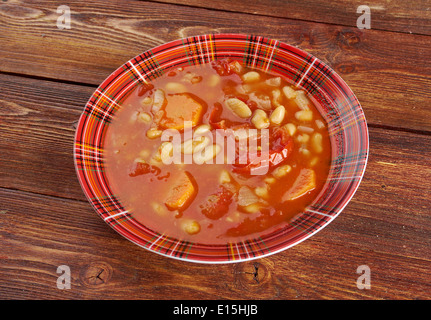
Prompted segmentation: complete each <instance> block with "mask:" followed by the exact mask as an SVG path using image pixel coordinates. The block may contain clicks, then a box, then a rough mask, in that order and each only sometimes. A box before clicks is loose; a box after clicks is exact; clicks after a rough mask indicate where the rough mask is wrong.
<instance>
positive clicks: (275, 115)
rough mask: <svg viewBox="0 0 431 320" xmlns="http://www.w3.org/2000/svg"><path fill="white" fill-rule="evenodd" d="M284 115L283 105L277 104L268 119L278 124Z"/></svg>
mask: <svg viewBox="0 0 431 320" xmlns="http://www.w3.org/2000/svg"><path fill="white" fill-rule="evenodd" d="M285 115H286V109H285V108H284V106H281V105H280V106H278V107H277V108H275V110H274V111H273V112H272V113H271V116H270V117H269V120H270V121H271V122H272V123H274V124H280V123H282V122H283V120H284V116H285Z"/></svg>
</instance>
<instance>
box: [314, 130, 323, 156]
mask: <svg viewBox="0 0 431 320" xmlns="http://www.w3.org/2000/svg"><path fill="white" fill-rule="evenodd" d="M322 139H323V137H322V135H321V134H320V133H318V132H316V133H314V134H313V136H312V137H311V146H312V147H313V149H314V151H315V152H317V153H321V152H322V151H323V145H322Z"/></svg>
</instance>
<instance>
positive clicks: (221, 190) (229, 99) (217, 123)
mask: <svg viewBox="0 0 431 320" xmlns="http://www.w3.org/2000/svg"><path fill="white" fill-rule="evenodd" d="M238 101H240V102H238ZM280 106H281V107H280ZM247 108H248V109H247ZM276 109H277V111H276V112H275V110H276ZM259 110H260V111H259ZM184 121H188V122H187V123H184ZM198 128H200V129H199V130H204V131H205V130H207V131H206V132H207V134H209V137H211V136H212V137H214V133H215V130H216V129H219V130H228V129H231V130H233V132H237V131H235V130H240V129H243V131H242V133H244V132H246V133H248V132H251V131H246V130H245V129H257V130H256V131H254V133H253V135H248V136H247V135H246V137H245V138H244V137H243V135H242V136H241V135H239V136H235V138H236V140H235V141H238V140H239V139H246V140H247V139H248V140H247V141H250V140H249V139H252V138H253V137H256V135H255V134H256V132H261V130H268V131H267V132H268V134H269V145H268V148H267V150H266V149H265V150H266V151H265V152H266V153H264V151H261V150H263V149H262V148H261V147H259V146H258V147H257V151H256V150H255V152H257V154H259V155H261V156H266V157H267V158H268V159H269V161H267V162H255V161H252V160H247V159H246V160H247V161H245V163H241V164H238V163H226V162H224V163H203V164H198V163H196V162H193V163H189V162H187V163H184V162H185V161H183V162H182V163H172V164H165V163H164V162H163V160H161V158H162V157H166V155H169V156H172V152H173V151H172V147H173V146H174V144H171V145H170V143H171V142H169V141H162V136H161V132H163V130H169V129H176V130H177V132H178V133H179V134H180V135H181V137H182V138H183V139H185V136H186V133H190V132H196V131H199V130H198ZM244 130H245V131H244ZM238 132H239V131H238ZM257 137H258V138H256V139H259V137H261V136H259V134H258V136H257ZM105 141H106V143H105V159H106V173H107V176H108V180H109V183H110V185H111V187H112V190H113V192H114V194H115V195H116V196H118V197H119V199H120V200H121V202H122V203H123V205H124V206H125V208H126V209H127V210H129V212H131V213H132V215H133V217H134V218H135V219H136V220H137V221H139V222H140V223H142V224H143V225H145V226H147V227H149V228H151V229H153V230H156V231H158V232H160V233H164V234H166V235H168V236H172V237H175V238H177V239H184V240H190V241H196V242H200V243H207V244H217V243H226V242H229V241H239V240H244V239H247V238H254V237H259V236H261V235H262V234H264V233H267V232H270V231H271V230H274V229H275V228H279V227H281V226H283V225H284V224H286V223H288V222H289V221H290V219H292V217H294V216H295V215H297V214H298V213H301V212H302V211H303V210H304V209H305V208H306V207H307V206H308V205H309V204H310V203H311V202H312V201H313V199H314V198H315V197H316V196H317V194H318V193H319V192H320V190H321V189H322V187H323V185H324V183H325V181H326V179H327V176H328V172H329V166H330V161H331V159H330V154H331V146H330V141H329V137H328V130H327V124H326V123H325V121H324V119H323V118H322V116H321V115H320V113H319V112H318V111H317V109H316V108H315V106H314V105H313V103H312V102H311V100H310V99H309V98H308V97H307V94H306V93H305V92H304V91H302V90H298V89H297V88H294V87H293V86H291V85H290V84H289V83H287V82H286V81H285V80H284V79H283V78H280V77H279V76H277V75H274V74H269V73H264V72H262V71H259V70H252V69H249V68H246V67H244V66H242V65H241V63H240V62H238V61H234V60H228V59H225V60H221V61H216V62H214V63H212V64H206V65H201V66H190V67H185V68H178V69H175V70H172V71H170V72H168V73H167V74H165V75H163V76H161V77H159V78H157V79H155V80H153V81H152V82H151V84H145V85H140V86H138V87H137V88H136V89H135V90H134V91H133V92H132V93H131V94H130V95H129V96H128V97H127V98H126V99H125V100H124V101H123V102H122V108H121V109H120V110H119V111H118V112H117V113H116V114H115V118H114V119H113V121H112V123H111V124H110V126H109V129H108V132H107V136H106V139H105ZM202 141H203V140H202V139H198V140H197V142H195V144H192V149H191V152H192V155H193V156H194V154H193V152H195V153H196V150H197V149H199V143H200V142H202ZM182 142H183V145H182V149H181V150H182V151H181V152H186V151H185V150H186V142H185V141H182ZM259 142H260V143H263V140H260V141H259ZM177 145H178V144H177ZM215 145H216V140H215V139H213V141H211V143H209V144H205V141H204V142H202V145H201V146H203V147H208V153H205V156H207V155H209V156H210V155H211V150H212V151H214V150H215V149H213V148H212V147H214V148H215ZM189 146H190V145H189ZM163 148H167V149H165V150H164V151H163ZM169 148H171V149H169ZM205 150H207V149H205ZM235 150H236V151H237V154H238V152H239V151H238V150H239V149H235ZM225 151H226V146H222V148H220V149H219V153H220V152H221V153H223V152H225ZM217 156H218V154H217ZM214 159H215V158H213V159H212V160H214ZM225 160H226V158H225ZM235 160H236V162H238V160H239V158H236V159H235ZM208 162H210V161H208ZM213 162H215V161H213ZM263 165H266V169H267V173H266V174H258V175H253V174H251V170H252V168H259V166H263Z"/></svg>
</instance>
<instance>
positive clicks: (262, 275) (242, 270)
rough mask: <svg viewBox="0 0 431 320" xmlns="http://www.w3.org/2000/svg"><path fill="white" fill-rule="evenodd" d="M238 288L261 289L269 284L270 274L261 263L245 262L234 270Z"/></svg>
mask: <svg viewBox="0 0 431 320" xmlns="http://www.w3.org/2000/svg"><path fill="white" fill-rule="evenodd" d="M233 273H234V276H235V283H236V286H237V287H238V288H251V287H261V286H263V285H265V283H267V282H268V278H269V272H268V268H267V267H266V265H265V264H263V263H260V262H253V261H251V262H244V263H239V264H237V265H235V267H234V270H233Z"/></svg>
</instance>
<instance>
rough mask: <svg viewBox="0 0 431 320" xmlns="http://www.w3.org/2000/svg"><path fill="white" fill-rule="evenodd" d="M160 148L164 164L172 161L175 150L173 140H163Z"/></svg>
mask: <svg viewBox="0 0 431 320" xmlns="http://www.w3.org/2000/svg"><path fill="white" fill-rule="evenodd" d="M159 150H160V160H161V161H162V162H163V163H164V164H171V163H172V152H173V150H174V145H173V144H172V142H167V141H166V142H163V143H162V144H161V146H160V148H159Z"/></svg>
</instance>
